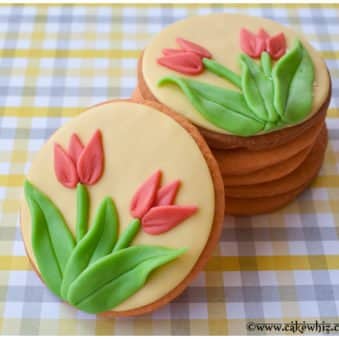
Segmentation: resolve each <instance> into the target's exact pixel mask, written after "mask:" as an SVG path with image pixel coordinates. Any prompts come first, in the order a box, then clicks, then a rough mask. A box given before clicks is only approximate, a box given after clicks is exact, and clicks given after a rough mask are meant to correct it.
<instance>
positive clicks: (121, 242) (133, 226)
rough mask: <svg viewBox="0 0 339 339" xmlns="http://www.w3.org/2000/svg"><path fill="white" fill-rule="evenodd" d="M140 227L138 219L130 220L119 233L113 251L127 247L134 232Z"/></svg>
mask: <svg viewBox="0 0 339 339" xmlns="http://www.w3.org/2000/svg"><path fill="white" fill-rule="evenodd" d="M139 229H140V220H139V219H134V220H132V221H131V222H130V224H129V225H128V226H127V228H126V229H125V231H124V232H123V233H122V234H121V235H120V237H119V239H118V241H117V242H116V244H115V246H114V248H113V252H116V251H119V250H122V249H124V248H126V247H128V246H129V245H130V244H131V243H132V241H133V240H134V238H135V236H136V234H137V233H138V231H139Z"/></svg>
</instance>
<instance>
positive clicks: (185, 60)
mask: <svg viewBox="0 0 339 339" xmlns="http://www.w3.org/2000/svg"><path fill="white" fill-rule="evenodd" d="M176 41H177V44H178V45H179V46H180V49H173V48H164V49H163V50H162V54H163V56H162V57H160V58H158V60H157V62H158V64H160V65H162V66H165V67H167V68H170V69H172V70H174V71H176V72H179V73H182V74H187V75H198V74H200V73H202V72H203V70H204V64H203V63H202V59H203V58H208V59H210V58H212V55H211V53H210V52H209V51H208V50H207V49H206V48H204V47H202V46H200V45H198V44H195V43H194V42H192V41H189V40H186V39H182V38H177V39H176Z"/></svg>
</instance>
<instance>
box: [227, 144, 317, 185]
mask: <svg viewBox="0 0 339 339" xmlns="http://www.w3.org/2000/svg"><path fill="white" fill-rule="evenodd" d="M311 150H312V147H311V146H309V147H308V148H305V149H304V150H301V151H300V152H299V153H297V154H296V155H294V156H292V157H291V158H289V159H287V160H284V161H282V162H279V163H277V164H275V165H272V166H269V167H265V168H263V169H260V170H257V171H254V172H252V173H249V174H244V175H223V180H224V185H225V186H229V187H232V186H245V185H255V184H261V183H264V182H269V181H273V180H277V179H279V178H282V177H284V176H286V175H287V174H289V173H291V172H292V171H294V170H295V169H296V168H297V167H298V166H299V165H301V163H302V162H303V161H304V160H305V159H306V157H307V156H308V155H309V153H310V152H311Z"/></svg>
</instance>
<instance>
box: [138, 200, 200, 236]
mask: <svg viewBox="0 0 339 339" xmlns="http://www.w3.org/2000/svg"><path fill="white" fill-rule="evenodd" d="M196 211H197V207H196V206H176V205H170V206H156V207H153V208H152V209H151V210H150V211H149V212H148V213H147V214H146V215H145V216H144V217H143V218H142V221H141V223H142V227H143V229H144V231H145V232H146V233H149V234H153V235H155V234H161V233H164V232H167V231H169V230H170V229H172V228H173V227H175V226H177V225H178V224H180V223H181V222H182V221H184V220H185V219H187V218H189V217H190V216H191V215H192V214H194V213H195V212H196Z"/></svg>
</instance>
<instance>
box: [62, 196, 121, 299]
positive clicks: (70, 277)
mask: <svg viewBox="0 0 339 339" xmlns="http://www.w3.org/2000/svg"><path fill="white" fill-rule="evenodd" d="M117 237H118V216H117V212H116V209H115V205H114V203H113V201H112V199H111V198H109V197H107V198H104V199H103V201H102V202H101V204H100V206H99V208H98V211H97V213H96V216H95V219H94V223H93V225H92V227H90V229H89V231H88V232H87V233H86V235H85V236H84V237H83V238H82V239H81V240H80V241H79V242H78V243H77V245H76V247H75V249H74V251H73V252H72V254H71V256H70V258H69V261H68V263H67V266H66V269H65V274H64V280H63V282H62V287H61V294H62V296H63V297H64V298H65V299H67V292H68V288H69V286H70V284H71V283H72V282H73V281H74V280H75V279H76V278H77V277H78V276H79V274H81V272H82V271H83V270H84V269H86V267H87V266H89V265H91V264H93V263H94V262H95V261H97V260H98V259H100V258H101V257H103V256H105V255H107V254H108V253H110V252H111V251H112V249H113V247H114V245H115V243H116V241H117Z"/></svg>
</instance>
